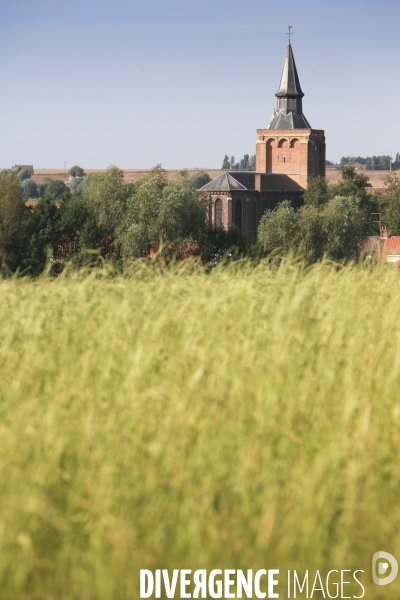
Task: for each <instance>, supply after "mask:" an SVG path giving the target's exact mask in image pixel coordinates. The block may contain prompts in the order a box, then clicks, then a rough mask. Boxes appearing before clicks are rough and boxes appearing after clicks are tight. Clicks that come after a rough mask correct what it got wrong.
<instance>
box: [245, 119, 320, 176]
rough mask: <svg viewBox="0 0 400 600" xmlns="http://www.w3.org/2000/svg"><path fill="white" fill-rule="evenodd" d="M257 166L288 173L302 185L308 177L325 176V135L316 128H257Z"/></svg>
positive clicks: (263, 169) (271, 171)
mask: <svg viewBox="0 0 400 600" xmlns="http://www.w3.org/2000/svg"><path fill="white" fill-rule="evenodd" d="M256 169H257V171H258V172H259V173H280V174H283V175H288V176H289V177H291V178H292V179H294V181H296V182H297V183H299V184H300V185H301V186H302V187H307V182H308V177H309V176H312V175H325V136H324V132H323V131H321V130H316V129H298V130H296V129H287V130H285V129H282V130H277V129H276V130H270V129H258V130H257V144H256Z"/></svg>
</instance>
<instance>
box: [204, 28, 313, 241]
mask: <svg viewBox="0 0 400 600" xmlns="http://www.w3.org/2000/svg"><path fill="white" fill-rule="evenodd" d="M275 95H276V97H277V107H276V109H275V111H274V115H273V117H272V119H271V121H270V123H269V125H268V127H267V128H266V129H257V140H256V169H257V170H256V171H225V172H224V173H222V174H221V175H219V176H218V177H216V178H215V179H213V180H212V181H210V182H209V183H207V184H206V185H205V186H203V187H202V188H201V189H202V190H203V191H205V192H207V193H209V194H210V214H209V219H210V222H211V223H212V224H213V225H214V226H216V227H223V228H224V229H229V227H230V226H231V225H236V226H237V227H239V229H241V231H242V232H243V234H244V236H245V237H246V238H247V239H254V238H255V237H256V235H257V229H258V225H259V222H260V219H261V217H262V215H263V213H264V212H265V211H266V210H267V209H274V208H275V207H276V206H277V204H279V202H282V201H283V200H290V201H291V203H292V206H294V207H296V208H298V207H300V206H301V205H302V204H303V193H304V190H305V188H306V187H307V182H308V180H309V178H310V177H313V176H316V175H325V132H324V131H322V130H321V129H313V128H312V127H311V125H310V123H309V122H308V121H307V119H306V117H305V115H304V114H303V96H304V94H303V92H302V89H301V86H300V80H299V76H298V74H297V69H296V63H295V60H294V56H293V49H292V45H291V42H290V28H289V42H288V45H287V47H286V54H285V60H284V63H283V70H282V76H281V80H280V84H279V88H278V91H277V93H276V94H275Z"/></svg>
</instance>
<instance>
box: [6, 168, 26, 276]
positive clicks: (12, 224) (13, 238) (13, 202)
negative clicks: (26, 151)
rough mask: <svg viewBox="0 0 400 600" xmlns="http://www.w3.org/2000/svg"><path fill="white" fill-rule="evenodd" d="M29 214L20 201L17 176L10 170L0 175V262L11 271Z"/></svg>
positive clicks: (21, 247)
mask: <svg viewBox="0 0 400 600" xmlns="http://www.w3.org/2000/svg"><path fill="white" fill-rule="evenodd" d="M29 216H30V215H29V212H28V210H27V209H26V208H25V206H24V203H23V201H22V197H21V188H20V185H19V180H18V176H17V174H16V173H15V172H13V171H12V170H10V171H8V172H6V173H5V174H4V175H3V176H2V177H0V262H1V263H3V264H4V265H6V266H7V267H8V268H9V269H11V270H12V271H14V270H15V269H16V268H17V267H18V266H19V264H20V260H21V252H22V250H23V247H24V244H25V243H26V240H27V234H28V233H27V232H28V223H29Z"/></svg>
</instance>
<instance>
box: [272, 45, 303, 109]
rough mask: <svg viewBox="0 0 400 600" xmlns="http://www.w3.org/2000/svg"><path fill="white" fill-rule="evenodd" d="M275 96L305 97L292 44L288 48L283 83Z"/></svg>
mask: <svg viewBox="0 0 400 600" xmlns="http://www.w3.org/2000/svg"><path fill="white" fill-rule="evenodd" d="M275 96H277V97H278V98H280V97H282V96H294V97H298V98H302V97H303V96H304V94H303V92H302V90H301V87H300V80H299V76H298V74H297V69H296V63H295V60H294V56H293V50H292V45H291V44H290V42H289V43H288V45H287V46H286V54H285V60H284V63H283V69H282V76H281V82H280V84H279V89H278V91H277V92H276V94H275Z"/></svg>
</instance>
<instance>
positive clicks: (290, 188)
mask: <svg viewBox="0 0 400 600" xmlns="http://www.w3.org/2000/svg"><path fill="white" fill-rule="evenodd" d="M256 175H257V173H256V172H255V171H231V172H229V173H228V172H225V173H222V174H221V175H218V177H216V178H215V179H213V180H212V181H210V182H209V183H206V185H203V187H202V188H200V189H202V190H207V191H209V192H212V191H215V192H220V191H221V192H222V191H227V190H236V191H240V190H248V191H255V189H256V188H255V177H256ZM260 175H261V191H262V192H301V191H303V188H302V187H301V186H300V185H299V184H298V183H296V182H295V181H294V180H293V179H291V178H290V177H289V176H288V175H280V174H277V173H260Z"/></svg>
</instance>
